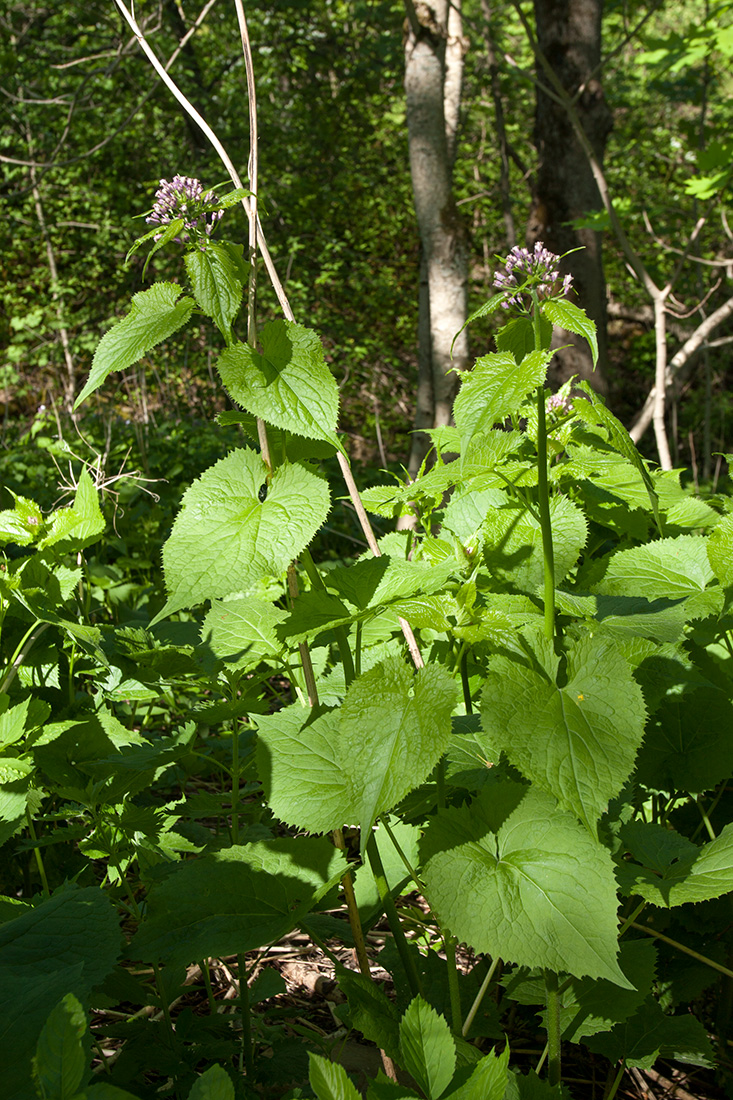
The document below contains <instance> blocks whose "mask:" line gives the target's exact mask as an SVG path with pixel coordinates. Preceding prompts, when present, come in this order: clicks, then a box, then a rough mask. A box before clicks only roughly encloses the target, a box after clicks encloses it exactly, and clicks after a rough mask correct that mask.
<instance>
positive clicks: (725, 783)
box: [691, 654, 733, 840]
mask: <svg viewBox="0 0 733 1100" xmlns="http://www.w3.org/2000/svg"><path fill="white" fill-rule="evenodd" d="M732 656H733V654H732ZM727 787H728V780H727V779H724V780H723V782H722V783H721V784H720V786H719V788H718V790H717V792H716V795H715V798H714V799H713V801H712V802H711V803H710V805H709V806H708V809H707V812H706V814H703V820H702V821H701V822H700V824H699V825H698V827H697V828H696V829H695V831H694V833H693V834H692V838H691V839H692V840H697V838H698V836H699V835H700V832H701V831H702V827H703V824H704V823H705V819H706V817H707V818H708V820H709V819H710V817H712V815H713V814H714V813H715V810H716V809H717V807H718V803H719V802H720V800H721V798H722V797H723V795H724V794H725V792H726V789H727ZM699 804H700V803H699V801H698V805H699ZM701 812H702V811H701Z"/></svg>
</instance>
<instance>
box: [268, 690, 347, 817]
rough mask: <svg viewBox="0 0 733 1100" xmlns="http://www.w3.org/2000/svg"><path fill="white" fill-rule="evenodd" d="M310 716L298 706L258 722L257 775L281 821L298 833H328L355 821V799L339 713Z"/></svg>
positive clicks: (274, 811) (287, 708)
mask: <svg viewBox="0 0 733 1100" xmlns="http://www.w3.org/2000/svg"><path fill="white" fill-rule="evenodd" d="M308 717H309V713H308V711H306V710H304V708H303V707H302V706H300V705H299V704H297V703H296V704H293V705H292V706H290V707H286V708H285V709H284V710H281V711H278V712H277V714H272V715H269V716H267V717H266V716H262V717H261V718H259V719H258V723H259V738H258V744H257V763H258V770H259V775H260V779H261V780H262V783H263V786H264V790H265V797H266V798H267V801H268V804H269V806H270V809H271V810H272V812H273V813H274V814H275V815H276V817H279V818H280V820H281V821H285V822H287V824H288V825H292V826H294V827H295V828H298V829H306V830H307V831H308V832H311V833H326V832H330V831H331V830H332V829H340V828H341V826H342V825H344V824H345V823H346V822H347V821H349V819H350V818H351V817H353V816H354V814H355V806H354V801H355V799H354V793H353V790H352V785H351V780H350V777H349V773H348V770H347V769H345V768H344V767H343V765H342V760H341V756H342V754H341V744H340V739H339V729H338V727H339V717H340V715H339V712H338V711H329V712H327V713H326V714H323V715H321V717H319V718H316V719H315V720H314V721H307V719H308ZM306 723H307V724H306Z"/></svg>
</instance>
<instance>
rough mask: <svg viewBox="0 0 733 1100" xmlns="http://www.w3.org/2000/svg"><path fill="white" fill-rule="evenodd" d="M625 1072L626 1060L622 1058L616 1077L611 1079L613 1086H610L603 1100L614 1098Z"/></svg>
mask: <svg viewBox="0 0 733 1100" xmlns="http://www.w3.org/2000/svg"><path fill="white" fill-rule="evenodd" d="M625 1070H626V1060H625V1059H624V1058H622V1059H621V1061H620V1063H619V1067H618V1072H617V1073H616V1076H615V1077H614V1079H613V1084H612V1085H611V1088H610V1089H609V1091H608V1093H607V1095H606V1096H605V1097H604V1100H613V1098H614V1096H615V1095H616V1093H617V1092H618V1088H619V1085H620V1084H621V1080H622V1078H623V1075H624V1071H625Z"/></svg>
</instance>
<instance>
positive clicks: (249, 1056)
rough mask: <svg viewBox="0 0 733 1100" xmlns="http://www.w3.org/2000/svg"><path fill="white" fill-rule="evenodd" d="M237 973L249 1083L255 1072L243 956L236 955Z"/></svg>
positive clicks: (245, 1066) (243, 1047) (245, 969)
mask: <svg viewBox="0 0 733 1100" xmlns="http://www.w3.org/2000/svg"><path fill="white" fill-rule="evenodd" d="M237 971H238V974H239V1010H240V1013H241V1015H242V1055H243V1058H244V1069H245V1073H246V1074H247V1077H248V1078H249V1080H250V1081H251V1080H252V1077H253V1076H254V1071H255V1058H254V1049H253V1046H252V1009H251V1008H250V1004H249V985H248V984H247V964H246V960H245V958H244V955H237Z"/></svg>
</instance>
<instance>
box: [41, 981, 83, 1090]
mask: <svg viewBox="0 0 733 1100" xmlns="http://www.w3.org/2000/svg"><path fill="white" fill-rule="evenodd" d="M86 1029H87V1020H86V1016H85V1015H84V1009H83V1008H82V1007H81V1005H80V1003H79V1001H78V1000H77V998H76V997H75V996H74V994H73V993H67V995H66V996H65V997H64V998H63V1000H61V1001H59V1003H58V1004H57V1005H56V1007H55V1008H54V1009H52V1011H51V1014H50V1015H49V1017H48V1019H47V1020H46V1022H45V1024H44V1025H43V1027H42V1029H41V1034H40V1035H39V1037H38V1045H37V1046H36V1053H35V1057H34V1058H33V1078H34V1081H35V1083H36V1088H37V1089H38V1091H39V1093H40V1095H41V1096H42V1097H44V1100H72V1098H73V1097H75V1096H76V1094H77V1090H78V1088H79V1086H80V1084H81V1082H82V1079H83V1077H84V1071H85V1070H86V1057H85V1054H84V1048H83V1046H82V1041H81V1040H82V1036H83V1035H84V1032H85V1031H86Z"/></svg>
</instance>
